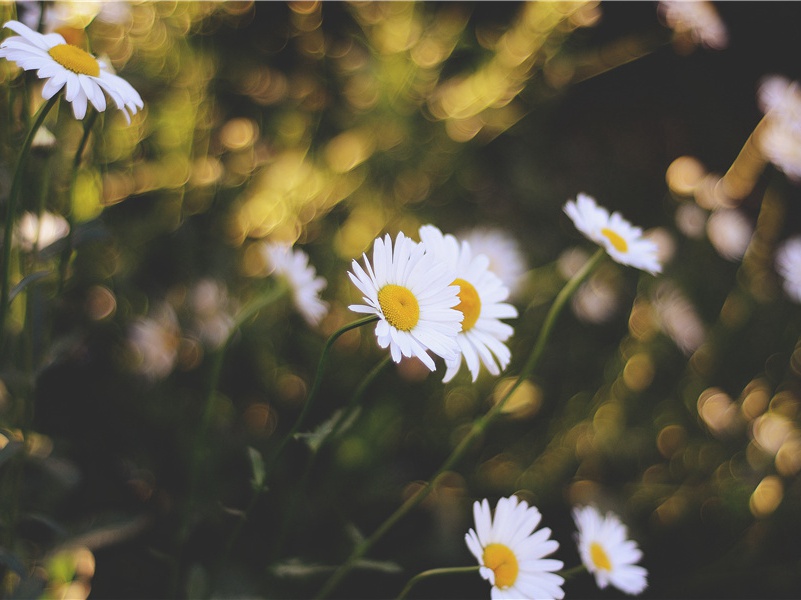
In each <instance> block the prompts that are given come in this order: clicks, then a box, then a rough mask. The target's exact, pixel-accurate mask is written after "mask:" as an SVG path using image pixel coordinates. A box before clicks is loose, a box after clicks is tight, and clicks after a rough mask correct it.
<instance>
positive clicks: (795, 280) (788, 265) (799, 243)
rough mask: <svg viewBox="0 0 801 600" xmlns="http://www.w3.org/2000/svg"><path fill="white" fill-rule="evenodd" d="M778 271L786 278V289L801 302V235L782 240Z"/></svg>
mask: <svg viewBox="0 0 801 600" xmlns="http://www.w3.org/2000/svg"><path fill="white" fill-rule="evenodd" d="M776 271H778V273H779V275H781V276H782V279H783V280H784V291H785V292H786V293H787V295H788V296H789V297H790V298H791V299H792V300H794V301H795V302H799V303H801V235H796V236H793V237H791V238H788V239H787V240H785V241H784V242H782V244H781V246H779V249H778V250H777V252H776Z"/></svg>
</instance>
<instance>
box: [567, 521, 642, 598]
mask: <svg viewBox="0 0 801 600" xmlns="http://www.w3.org/2000/svg"><path fill="white" fill-rule="evenodd" d="M573 520H574V521H575V522H576V528H577V529H578V532H577V533H576V542H577V544H578V549H579V554H580V555H581V561H582V562H583V563H584V566H585V567H586V568H587V570H588V571H589V572H590V573H592V574H593V575H594V576H595V583H596V584H597V585H598V587H599V588H601V589H604V588H606V586H608V585H609V584H610V583H611V584H612V585H613V586H615V587H616V588H618V589H619V590H621V591H623V592H625V593H627V594H639V593H640V592H642V591H643V590H644V589H645V588H646V586H647V585H648V581H647V577H648V571H646V570H645V569H644V568H643V567H641V566H639V565H636V564H634V563H636V562H637V561H638V560H640V559H641V558H642V552H641V551H640V549H639V548H638V547H637V544H636V543H635V542H633V541H631V540H629V539H627V537H628V532H627V530H626V526H625V525H623V523H621V522H620V519H618V517H617V516H616V515H614V514H612V513H611V512H610V513H607V514H606V516H603V515H601V513H600V512H598V510H597V509H596V508H595V507H593V506H585V507H583V508H574V509H573Z"/></svg>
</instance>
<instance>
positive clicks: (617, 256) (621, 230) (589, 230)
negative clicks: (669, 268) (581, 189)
mask: <svg viewBox="0 0 801 600" xmlns="http://www.w3.org/2000/svg"><path fill="white" fill-rule="evenodd" d="M564 210H565V212H566V213H567V215H568V216H569V217H570V218H571V219H572V220H573V224H574V225H575V226H576V228H577V229H578V230H579V231H580V232H581V233H583V234H584V235H585V236H587V238H589V239H591V240H592V241H594V242H596V243H597V244H600V245H601V246H603V248H604V250H606V252H607V253H608V254H609V256H611V257H612V258H613V259H614V260H615V261H617V262H619V263H620V264H622V265H629V266H631V267H636V268H638V269H642V270H644V271H648V272H649V273H651V274H655V273H659V272H661V271H662V265H660V264H659V261H658V260H657V251H658V248H657V245H656V244H655V243H654V242H653V241H651V240H647V239H645V238H643V235H642V229H640V228H639V227H635V226H633V225H632V224H631V223H629V222H628V221H627V220H626V219H624V218H623V217H622V216H621V215H620V213H617V212H614V213H612V214H611V215H610V214H609V211H608V210H606V209H605V208H604V207H602V206H598V204H597V203H596V202H595V199H594V198H592V197H590V196H588V195H586V194H579V195H578V198H577V201H576V202H574V201H572V200H569V201H568V202H567V204H565V208H564Z"/></svg>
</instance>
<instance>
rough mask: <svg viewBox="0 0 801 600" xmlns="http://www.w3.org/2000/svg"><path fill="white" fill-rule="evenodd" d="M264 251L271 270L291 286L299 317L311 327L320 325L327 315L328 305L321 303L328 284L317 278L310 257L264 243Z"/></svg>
mask: <svg viewBox="0 0 801 600" xmlns="http://www.w3.org/2000/svg"><path fill="white" fill-rule="evenodd" d="M262 251H263V253H264V258H265V260H266V261H267V265H268V268H269V270H270V271H271V272H272V273H273V274H274V275H276V276H277V277H280V278H283V279H284V281H285V282H286V283H287V285H288V286H289V291H290V292H291V294H292V302H293V303H294V305H295V308H296V309H297V311H298V312H299V313H300V315H301V316H302V317H303V318H304V319H305V320H306V322H307V323H308V324H309V325H312V326H314V325H318V324H319V323H320V321H322V319H323V317H324V316H325V315H326V313H327V312H328V303H326V302H324V301H323V300H321V299H320V292H321V291H322V289H323V288H325V286H326V285H327V282H326V280H325V278H323V277H317V271H316V270H315V268H314V267H313V266H311V265H310V264H309V256H308V254H306V253H305V252H304V251H303V250H298V249H294V248H292V247H291V246H289V245H288V244H280V243H265V244H264V246H262Z"/></svg>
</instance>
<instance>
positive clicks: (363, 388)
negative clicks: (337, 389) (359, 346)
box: [318, 354, 392, 451]
mask: <svg viewBox="0 0 801 600" xmlns="http://www.w3.org/2000/svg"><path fill="white" fill-rule="evenodd" d="M390 362H392V356H391V355H389V354H387V355H386V356H385V357H384V359H383V360H382V361H381V362H380V363H378V364H377V365H376V366H374V367H373V368H372V370H371V371H370V372H369V373H368V374H367V375H365V376H364V379H362V382H361V383H360V384H359V387H358V388H356V391H355V392H353V396H351V398H350V400H349V401H348V405H347V406H346V407H345V408H344V409H343V410H342V412H341V413H340V414H339V417H338V418H337V419H336V421H334V424H333V425H332V426H331V431H329V432H328V434H327V435H326V436H324V437H323V439H322V440H321V441H320V446H319V447H320V448H322V447H323V446H324V445H325V444H327V443H328V442H329V441H330V440H333V439H334V438H336V436H337V435H339V433H340V431H341V429H342V428H343V427H344V426H345V423H347V422H348V418H349V417H350V415H351V414H353V411H354V410H355V409H356V407H358V406H359V404H361V402H362V398H363V397H364V394H365V393H366V392H367V389H368V388H369V387H370V386H371V385H372V384H373V382H374V381H375V380H376V378H377V377H378V376H379V375H380V374H381V372H382V371H383V370H384V369H386V368H387V365H389V363H390ZM318 451H319V449H318Z"/></svg>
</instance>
